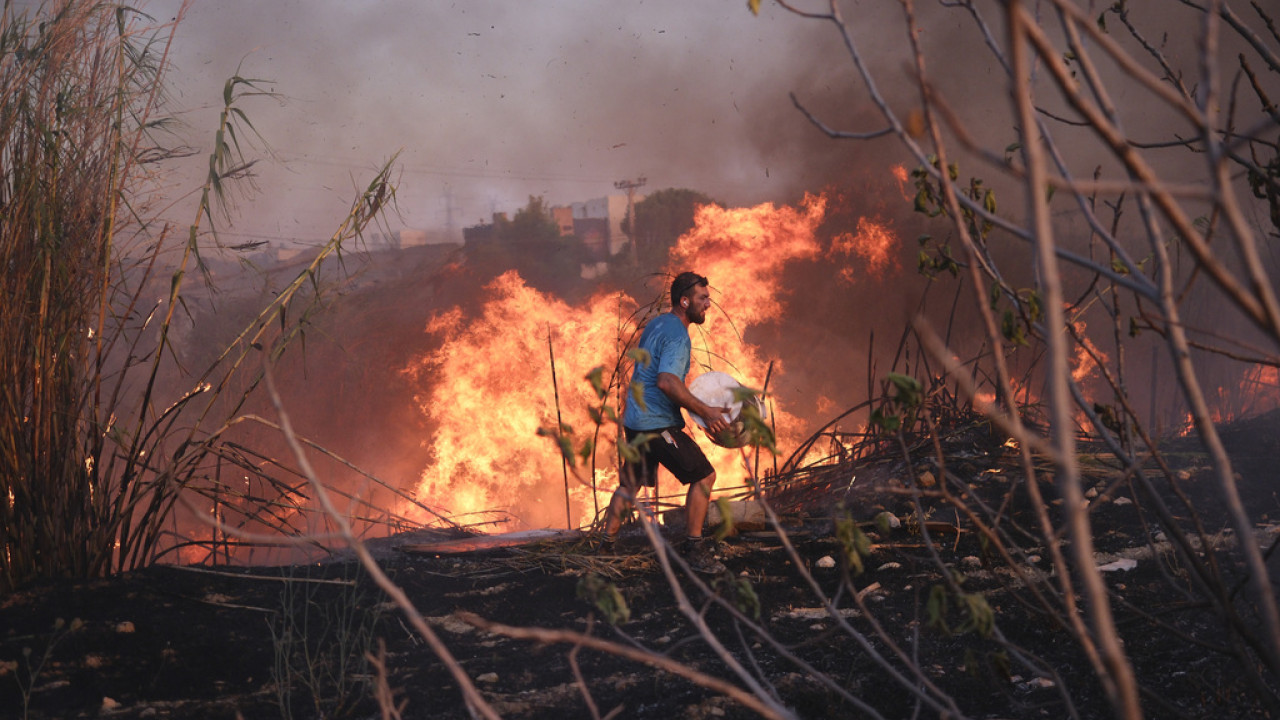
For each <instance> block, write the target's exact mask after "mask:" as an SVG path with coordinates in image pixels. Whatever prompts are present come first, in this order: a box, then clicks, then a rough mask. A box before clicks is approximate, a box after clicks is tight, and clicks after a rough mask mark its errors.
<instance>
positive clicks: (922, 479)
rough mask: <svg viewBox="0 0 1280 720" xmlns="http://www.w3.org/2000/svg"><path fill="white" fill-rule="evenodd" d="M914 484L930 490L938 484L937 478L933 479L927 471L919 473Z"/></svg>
mask: <svg viewBox="0 0 1280 720" xmlns="http://www.w3.org/2000/svg"><path fill="white" fill-rule="evenodd" d="M916 482H918V483H920V487H926V488H931V487H933V486H935V485H937V484H938V480H937V478H935V477H934V476H933V473H932V472H929V471H928V470H925V471H924V472H922V473H920V475H919V476H918V477H917V478H916Z"/></svg>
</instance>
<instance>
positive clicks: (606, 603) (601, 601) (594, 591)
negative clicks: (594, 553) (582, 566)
mask: <svg viewBox="0 0 1280 720" xmlns="http://www.w3.org/2000/svg"><path fill="white" fill-rule="evenodd" d="M577 591H578V597H579V598H580V599H582V600H586V601H587V602H589V603H591V604H592V605H593V606H595V608H596V609H597V610H599V611H600V614H602V615H604V619H605V621H606V622H608V623H609V624H610V625H617V624H618V623H625V622H627V621H628V620H630V619H631V608H629V607H627V599H626V598H625V597H623V595H622V592H621V591H620V590H618V586H617V585H614V584H613V583H611V582H609V581H608V580H605V579H604V578H603V577H601V576H600V575H598V574H597V573H594V572H589V573H587V574H586V575H583V576H582V579H581V580H579V581H578V589H577Z"/></svg>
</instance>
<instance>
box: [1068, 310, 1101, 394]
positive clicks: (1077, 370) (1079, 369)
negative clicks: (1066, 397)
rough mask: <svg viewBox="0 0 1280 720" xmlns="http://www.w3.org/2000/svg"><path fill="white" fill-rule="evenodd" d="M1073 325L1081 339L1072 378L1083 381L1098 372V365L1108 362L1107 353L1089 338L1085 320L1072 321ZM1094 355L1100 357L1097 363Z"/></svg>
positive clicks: (1073, 365) (1078, 381) (1077, 346)
mask: <svg viewBox="0 0 1280 720" xmlns="http://www.w3.org/2000/svg"><path fill="white" fill-rule="evenodd" d="M1071 326H1072V327H1073V328H1075V331H1076V334H1077V335H1078V336H1079V337H1080V341H1081V342H1080V343H1079V344H1078V345H1076V352H1075V357H1074V359H1073V361H1072V363H1071V364H1072V369H1071V379H1072V380H1074V381H1075V382H1077V383H1082V382H1084V381H1085V380H1087V379H1089V378H1090V377H1092V376H1094V375H1096V374H1098V365H1105V364H1106V363H1107V355H1106V353H1104V352H1102V350H1101V349H1100V348H1098V346H1097V345H1095V344H1094V343H1093V341H1092V340H1090V339H1089V336H1088V335H1087V334H1086V331H1087V330H1088V327H1087V326H1086V325H1085V322H1084V321H1083V320H1076V321H1075V322H1073V323H1071ZM1094 357H1096V358H1097V359H1098V360H1097V362H1096V363H1095V362H1094V360H1093V358H1094Z"/></svg>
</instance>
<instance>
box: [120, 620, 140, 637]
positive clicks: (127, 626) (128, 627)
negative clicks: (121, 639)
mask: <svg viewBox="0 0 1280 720" xmlns="http://www.w3.org/2000/svg"><path fill="white" fill-rule="evenodd" d="M135 630H137V628H135V627H134V626H133V623H131V622H129V621H128V620H125V621H124V622H118V623H116V632H118V633H124V634H128V633H131V632H134V631H135Z"/></svg>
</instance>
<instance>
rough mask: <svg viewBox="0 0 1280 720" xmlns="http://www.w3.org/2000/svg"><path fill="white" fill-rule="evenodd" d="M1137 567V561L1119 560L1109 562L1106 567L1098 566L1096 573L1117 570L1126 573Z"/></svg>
mask: <svg viewBox="0 0 1280 720" xmlns="http://www.w3.org/2000/svg"><path fill="white" fill-rule="evenodd" d="M1136 567H1138V561H1137V560H1133V559H1131V558H1120V559H1119V560H1116V561H1115V562H1109V563H1107V564H1106V565H1099V566H1098V572H1116V571H1117V570H1123V571H1128V570H1132V569H1134V568H1136Z"/></svg>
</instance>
